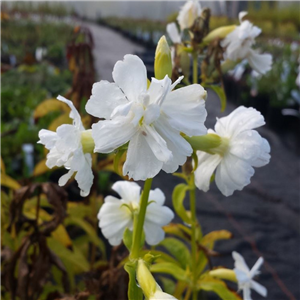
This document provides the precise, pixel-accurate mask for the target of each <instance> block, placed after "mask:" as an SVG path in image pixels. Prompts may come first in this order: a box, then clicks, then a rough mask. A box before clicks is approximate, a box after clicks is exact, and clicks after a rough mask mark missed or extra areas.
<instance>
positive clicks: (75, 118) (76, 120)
mask: <svg viewBox="0 0 300 300" xmlns="http://www.w3.org/2000/svg"><path fill="white" fill-rule="evenodd" d="M57 99H58V100H59V101H61V102H64V103H66V104H68V105H69V107H70V108H71V112H70V118H71V119H73V125H74V126H75V127H76V128H77V129H79V130H84V127H83V125H82V121H81V116H80V114H79V113H78V111H77V109H76V108H75V106H74V104H73V102H72V101H70V100H68V99H66V98H65V97H62V96H60V95H59V96H58V97H57Z"/></svg>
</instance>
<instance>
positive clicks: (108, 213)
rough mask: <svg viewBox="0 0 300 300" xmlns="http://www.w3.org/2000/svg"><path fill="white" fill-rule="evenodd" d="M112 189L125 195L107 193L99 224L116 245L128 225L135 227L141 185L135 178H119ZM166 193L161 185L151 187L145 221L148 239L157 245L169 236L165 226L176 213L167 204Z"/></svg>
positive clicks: (99, 214)
mask: <svg viewBox="0 0 300 300" xmlns="http://www.w3.org/2000/svg"><path fill="white" fill-rule="evenodd" d="M112 189H113V190H114V191H116V192H117V193H118V194H119V195H120V197H121V199H117V198H115V197H113V196H107V197H105V199H104V204H103V205H102V206H101V208H100V211H99V213H98V219H99V227H100V228H101V231H102V233H103V235H104V236H105V237H106V238H107V239H108V241H109V243H110V244H111V245H113V246H116V245H119V244H120V243H121V241H122V239H123V234H124V231H125V229H126V228H128V229H129V230H131V231H132V229H133V214H134V211H139V208H140V194H141V188H140V186H139V185H138V184H137V183H135V182H130V181H117V182H116V183H114V184H113V186H112ZM164 202H165V195H164V194H163V192H162V191H161V190H160V189H158V188H157V189H155V190H151V191H150V194H149V200H148V203H149V204H148V206H147V211H146V216H145V222H144V232H145V237H146V242H147V243H148V244H149V245H156V244H158V243H159V242H160V241H162V240H163V239H164V237H165V232H164V231H163V229H162V226H165V225H167V224H168V223H169V222H170V221H171V220H172V219H173V218H174V213H173V212H172V210H171V209H170V208H168V207H166V206H163V204H164Z"/></svg>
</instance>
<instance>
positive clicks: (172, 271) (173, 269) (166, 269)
mask: <svg viewBox="0 0 300 300" xmlns="http://www.w3.org/2000/svg"><path fill="white" fill-rule="evenodd" d="M150 271H151V272H153V273H165V274H169V275H172V276H173V277H174V278H176V279H178V280H182V281H189V278H188V276H187V272H186V271H185V270H183V269H182V268H181V267H179V266H178V265H175V264H173V263H167V262H166V263H158V264H153V265H152V266H151V267H150Z"/></svg>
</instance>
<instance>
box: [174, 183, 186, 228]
mask: <svg viewBox="0 0 300 300" xmlns="http://www.w3.org/2000/svg"><path fill="white" fill-rule="evenodd" d="M188 190H189V186H188V185H186V184H184V183H180V184H178V185H177V186H176V187H175V189H174V191H173V194H172V200H173V206H174V210H175V211H176V213H177V215H178V216H179V217H180V218H181V219H182V221H183V222H185V223H187V224H191V218H190V217H189V215H188V213H187V211H186V210H185V208H184V206H183V200H184V198H185V195H186V192H187V191H188Z"/></svg>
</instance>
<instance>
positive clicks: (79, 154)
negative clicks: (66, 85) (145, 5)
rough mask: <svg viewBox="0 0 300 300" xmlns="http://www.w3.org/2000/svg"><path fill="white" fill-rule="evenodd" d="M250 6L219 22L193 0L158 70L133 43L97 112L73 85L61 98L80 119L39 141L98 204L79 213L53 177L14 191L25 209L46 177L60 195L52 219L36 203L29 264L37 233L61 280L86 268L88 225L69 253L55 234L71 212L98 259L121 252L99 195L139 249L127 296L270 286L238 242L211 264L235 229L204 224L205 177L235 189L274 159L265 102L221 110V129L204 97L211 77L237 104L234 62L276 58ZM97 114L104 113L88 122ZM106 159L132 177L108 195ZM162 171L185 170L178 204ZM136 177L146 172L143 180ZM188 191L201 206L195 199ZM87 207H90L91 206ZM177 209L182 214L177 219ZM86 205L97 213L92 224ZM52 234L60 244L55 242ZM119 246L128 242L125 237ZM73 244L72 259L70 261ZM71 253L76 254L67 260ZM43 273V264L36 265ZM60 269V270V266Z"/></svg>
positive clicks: (160, 55) (122, 234)
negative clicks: (76, 99) (229, 75)
mask: <svg viewBox="0 0 300 300" xmlns="http://www.w3.org/2000/svg"><path fill="white" fill-rule="evenodd" d="M245 16H246V13H245V12H241V13H240V15H239V19H240V24H239V25H230V26H224V27H220V28H217V29H215V30H213V31H210V29H209V20H210V10H209V9H207V8H201V6H200V4H199V3H198V2H197V1H188V2H186V3H185V5H184V6H183V7H182V8H181V10H180V12H179V14H178V18H177V22H176V23H171V24H168V25H167V33H168V35H169V37H170V39H171V41H172V46H171V48H170V47H169V45H168V42H167V40H166V38H165V36H162V37H161V38H160V40H159V42H158V44H157V47H156V52H155V62H154V71H155V77H153V78H151V80H149V79H148V78H147V69H146V67H145V65H144V63H143V61H142V60H141V59H140V58H139V57H138V56H136V55H131V54H127V55H125V56H124V59H123V60H121V61H117V62H116V64H115V66H114V68H113V71H112V77H113V80H114V82H108V81H104V80H101V81H100V82H96V83H94V85H93V87H92V91H91V96H90V98H89V100H88V101H87V103H86V105H85V110H86V112H87V113H88V115H85V116H84V117H81V115H80V113H79V111H80V109H79V106H78V105H74V104H75V103H73V102H72V101H70V100H68V99H66V98H65V97H63V96H58V97H57V99H58V100H59V101H60V102H56V106H57V107H58V106H59V107H60V108H61V109H62V110H63V111H65V112H66V111H68V113H69V117H70V118H71V119H72V122H71V123H70V122H68V123H67V124H62V125H60V126H58V127H57V128H56V130H49V129H42V130H41V131H40V132H39V139H40V140H39V142H38V143H40V144H42V145H44V146H45V148H46V149H47V152H48V153H47V156H46V161H45V164H46V166H47V167H48V168H54V167H63V168H65V169H66V170H67V171H66V172H65V173H64V174H63V175H62V176H61V177H60V178H59V180H58V185H59V186H61V187H62V186H65V185H66V184H67V182H69V181H70V180H73V178H75V181H76V182H77V184H78V187H79V189H80V195H81V196H82V197H87V196H89V195H91V199H92V200H91V202H90V204H89V205H90V207H89V206H87V207H85V208H84V206H80V205H78V204H76V203H73V205H72V206H73V209H74V210H77V211H80V210H82V214H81V216H82V219H80V217H77V218H75V217H72V211H71V210H69V211H68V215H67V217H66V215H65V214H66V213H67V212H66V195H65V193H63V192H62V191H61V189H59V188H58V187H57V186H55V185H53V184H49V185H47V184H44V185H43V184H41V185H37V186H34V187H31V188H27V189H24V190H23V193H22V192H19V193H18V197H17V198H16V199H15V200H14V203H15V204H18V206H17V208H18V210H17V209H15V210H14V216H17V215H20V214H21V211H22V207H23V205H24V203H25V202H24V201H25V199H26V198H33V197H34V196H36V194H35V189H38V190H40V191H43V193H45V194H46V195H47V197H46V199H45V200H46V201H45V200H44V201H43V202H44V204H43V205H49V204H50V205H51V206H52V207H53V210H54V213H53V219H52V220H51V221H48V219H47V217H46V218H45V221H44V222H42V221H40V222H39V215H37V216H35V217H36V218H35V221H34V222H33V221H32V222H30V223H29V225H30V226H32V227H30V226H29V230H32V232H33V233H32V235H31V238H27V240H26V242H25V244H24V243H23V244H22V248H21V250H20V252H21V254H22V255H21V257H22V260H21V262H22V263H23V266H24V265H26V264H25V262H24V257H25V254H26V253H27V252H28V251H29V249H30V246H31V245H32V244H31V243H33V242H36V241H37V245H38V246H36V249H39V250H34V253H33V254H34V255H35V254H36V253H38V256H37V257H38V258H40V260H42V258H41V257H42V256H43V255H44V256H46V257H47V258H48V262H49V264H48V265H46V266H45V269H47V270H48V269H50V268H51V263H52V264H53V266H52V267H54V266H55V268H56V269H58V270H59V271H60V274H61V275H60V276H61V278H62V279H63V282H64V283H65V284H64V286H63V288H61V290H64V291H65V293H68V291H69V290H70V289H69V287H68V285H67V284H66V282H67V277H68V276H69V278H70V277H72V276H71V275H70V273H69V272H70V271H69V270H68V268H71V272H72V273H76V270H77V269H78V268H79V269H80V270H84V271H85V270H87V267H86V264H87V262H86V261H87V259H86V257H84V256H82V255H81V254H82V253H86V255H88V254H87V251H86V252H81V251H80V250H79V248H80V247H83V246H84V243H85V242H86V241H85V240H84V239H82V240H81V239H80V237H79V238H78V241H77V243H76V244H74V248H73V254H72V251H69V249H68V251H69V252H68V251H66V249H67V248H65V249H64V253H65V255H64V258H63V259H62V258H61V257H60V255H59V252H58V251H57V252H55V251H54V250H53V249H55V240H56V239H59V237H60V236H59V235H58V234H57V230H58V228H60V229H59V230H61V232H62V233H65V228H64V226H62V224H61V222H62V220H63V218H65V217H66V221H67V222H68V223H69V224H74V225H76V226H79V227H81V228H83V229H84V230H85V231H86V232H89V240H90V241H92V242H93V244H94V245H97V247H99V248H100V247H101V250H102V253H103V256H102V259H101V260H99V261H95V260H93V264H97V265H98V266H101V265H102V266H104V265H105V264H107V265H111V264H113V263H112V262H111V261H108V260H107V259H106V257H105V249H104V246H103V241H102V240H100V239H99V237H98V236H97V235H95V234H93V231H92V230H90V228H91V226H90V225H91V224H93V225H95V213H97V212H98V209H99V206H100V209H99V213H98V215H97V218H98V225H99V227H100V229H101V232H102V234H103V236H104V237H105V238H106V239H107V240H108V242H109V243H110V244H111V245H112V246H118V245H120V244H122V243H123V244H124V245H125V247H126V248H127V249H128V255H125V256H124V257H122V258H121V259H119V261H118V268H124V269H125V270H126V272H127V273H128V277H129V280H128V287H127V295H128V299H131V300H138V299H143V298H146V299H149V300H150V299H152V300H154V299H193V300H195V299H199V297H200V296H202V295H203V294H205V293H206V292H214V293H215V294H217V295H218V296H219V297H220V298H221V299H224V300H228V299H241V296H240V293H239V292H242V298H243V299H245V300H246V299H247V300H249V299H252V296H251V290H254V291H256V292H257V293H259V294H260V295H262V296H266V295H267V290H266V288H265V287H263V286H262V285H261V284H259V283H258V282H257V281H256V278H255V276H256V275H257V274H258V273H259V268H260V267H261V266H262V264H263V258H262V257H261V258H259V259H258V261H257V262H256V263H255V264H254V266H253V267H252V268H249V267H248V265H247V264H246V262H245V260H244V259H243V257H242V255H241V254H239V253H237V252H235V251H234V249H232V257H233V263H234V268H233V269H227V268H224V267H221V266H212V264H211V260H210V258H211V256H213V255H215V253H216V252H215V249H214V245H215V242H216V241H218V240H226V239H229V238H231V233H230V232H228V231H226V230H222V229H220V230H219V231H213V232H210V233H207V234H203V232H202V229H201V224H200V223H199V222H198V220H197V216H196V205H197V201H199V199H196V189H200V190H202V191H204V192H209V188H210V184H211V183H212V182H213V181H215V183H216V185H217V187H218V189H219V190H220V193H222V194H223V195H225V196H230V195H232V194H233V193H234V192H235V191H237V190H242V189H243V188H244V187H245V186H246V185H248V184H249V183H250V179H251V177H252V176H254V173H255V169H254V168H257V167H262V166H264V165H266V164H268V162H269V160H270V145H269V143H268V141H267V140H266V139H264V138H263V137H261V136H260V134H259V133H258V132H257V131H256V130H255V129H256V128H258V127H261V126H263V125H264V124H265V122H264V118H263V116H262V115H261V114H260V112H258V111H257V110H255V109H253V108H246V107H243V106H240V107H238V108H237V109H235V110H234V111H233V112H231V113H230V114H229V115H228V116H226V117H222V118H219V119H217V122H216V124H215V127H214V129H207V128H206V126H205V120H206V117H207V114H208V113H209V112H207V111H206V105H205V104H206V101H209V99H208V98H207V91H206V89H212V90H214V91H215V92H216V93H217V94H218V95H219V97H220V100H221V108H222V110H224V108H225V106H226V95H225V92H224V88H223V83H222V75H223V74H224V73H226V72H227V71H228V70H230V69H232V68H233V67H234V66H235V65H236V64H237V63H239V62H240V61H241V60H243V59H247V60H248V62H249V64H250V66H251V67H252V68H253V69H255V70H256V71H257V72H259V73H260V74H262V75H263V74H265V73H266V72H268V71H269V70H270V69H271V64H272V56H271V55H270V54H260V53H259V51H258V50H257V49H254V45H255V38H256V37H257V36H258V35H259V34H260V32H261V30H260V29H259V28H258V27H256V26H254V25H253V24H252V23H251V22H250V21H248V20H245ZM190 65H191V66H192V76H191V78H192V80H190V78H189V69H190ZM191 81H192V82H191ZM53 101H54V100H53ZM87 118H88V122H86V119H87ZM90 123H93V124H92V125H91V126H86V124H90ZM103 161H106V162H108V163H107V164H108V165H109V166H110V168H112V167H113V168H114V170H115V172H116V173H118V174H119V175H120V177H121V178H122V179H123V180H118V181H116V182H115V183H114V184H113V185H112V190H113V191H114V192H115V193H114V195H107V196H106V197H105V198H104V203H103V204H102V205H101V203H100V202H101V199H98V198H97V197H95V191H97V183H98V178H97V177H98V173H95V172H94V170H95V166H99V164H102V166H103ZM102 170H103V169H102ZM161 171H163V172H166V173H168V174H170V176H172V175H173V176H177V177H180V178H181V179H182V183H180V184H179V185H177V186H176V187H175V188H174V190H173V194H172V203H173V207H172V209H171V208H168V207H166V206H164V202H165V195H164V192H163V191H162V190H160V189H158V188H155V187H152V181H153V178H154V177H155V176H157V175H158V173H159V172H161ZM95 175H96V176H95ZM135 181H139V182H140V181H143V182H144V184H143V188H141V186H140V184H138V183H136V182H135ZM52 185H53V186H52ZM186 196H188V197H189V203H190V205H189V207H190V210H187V209H186V206H187V205H186V203H185V201H186ZM58 199H61V201H58ZM41 201H42V199H41V198H40V196H38V197H37V199H34V198H33V199H32V201H31V202H30V203H34V204H36V203H38V208H39V207H40V205H41ZM241 201H242V199H241ZM45 203H46V204H45ZM47 203H48V204H47ZM27 205H28V204H27ZM59 205H60V206H62V207H61V208H60V209H58V206H59ZM91 207H92V209H90V208H91ZM85 209H88V210H89V212H84V210H85ZM37 211H39V210H37ZM173 211H174V212H173ZM26 212H27V216H26V215H25V217H27V218H30V207H29V208H28V207H27V211H26ZM60 212H63V213H60ZM45 213H47V210H45ZM174 213H176V214H177V215H178V217H179V218H180V219H181V221H182V222H180V223H170V222H171V220H172V219H173V218H174ZM37 214H38V213H37ZM85 216H88V217H89V220H90V221H91V223H87V224H82V222H85V221H84V219H83V218H84V217H85ZM31 217H32V215H31ZM41 217H42V215H41ZM50 218H51V217H50ZM23 219H24V218H23ZM18 226H19V224H18V223H17V222H16V223H14V222H11V224H10V227H11V228H14V230H18V228H19V227H18ZM11 228H9V229H10V230H11ZM55 233H56V234H55ZM166 234H167V235H168V236H167V237H165V236H166ZM49 235H51V242H52V244H51V242H50V243H49V241H48V244H47V243H45V241H47V239H49V238H48V237H47V236H49ZM65 236H66V235H65ZM80 241H82V243H80ZM50 244H51V245H50ZM47 245H48V246H47ZM147 245H148V246H147ZM50 246H51V247H52V248H51V247H50ZM26 247H27V248H26ZM48 247H50V248H48ZM53 247H54V248H53ZM51 249H52V250H51ZM114 249H115V251H118V249H119V248H114ZM56 250H57V249H56ZM36 251H37V252H36ZM53 252H55V255H54V254H53ZM24 253H25V254H24ZM28 253H30V252H28ZM74 253H76V254H77V256H74ZM68 255H70V257H72V262H70V260H69V261H68V257H67V256H68ZM15 257H16V255H15ZM111 257H113V255H111ZM16 260H17V259H15V261H16ZM62 261H68V263H67V264H66V265H64V264H63V263H62ZM81 262H84V265H83V266H82V264H81ZM14 267H15V265H13V268H12V266H11V265H10V268H9V270H8V271H10V274H12V276H13V273H12V270H14ZM156 274H164V275H161V276H160V281H159V282H160V285H161V286H160V285H159V284H158V282H157V280H158V279H157V277H156ZM35 276H41V275H40V274H39V273H38V272H37V273H35ZM58 276H59V274H57V270H56V274H55V278H56V279H57V278H58ZM112 277H113V276H109V278H110V279H109V280H111V281H110V283H113V284H114V289H117V282H116V281H114V280H113V278H112ZM118 278H119V277H118ZM228 281H231V282H233V283H234V284H236V286H237V287H236V289H235V290H232V288H230V286H232V285H229V284H228ZM74 284H75V282H73V285H74ZM33 288H34V286H33ZM40 292H41V286H38V289H37V290H36V294H37V295H38V294H39V293H40ZM86 293H87V294H86V296H87V297H88V296H91V295H95V296H96V297H98V298H96V299H102V298H101V297H102V295H100V294H101V293H99V294H98V295H97V294H96V293H93V289H92V288H91V286H89V287H88V288H87V292H86ZM32 299H34V298H32ZM103 299H104V298H103Z"/></svg>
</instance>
